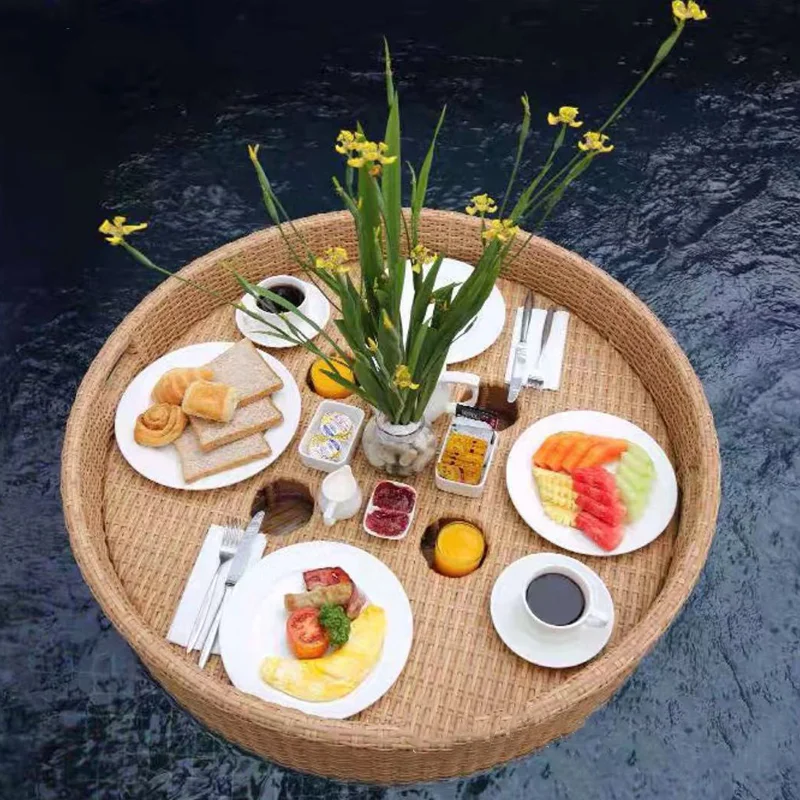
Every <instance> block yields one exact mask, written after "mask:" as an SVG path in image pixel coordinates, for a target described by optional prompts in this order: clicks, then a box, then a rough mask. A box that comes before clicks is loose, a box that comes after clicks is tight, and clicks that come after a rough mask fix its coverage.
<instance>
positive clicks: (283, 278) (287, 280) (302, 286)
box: [255, 275, 311, 325]
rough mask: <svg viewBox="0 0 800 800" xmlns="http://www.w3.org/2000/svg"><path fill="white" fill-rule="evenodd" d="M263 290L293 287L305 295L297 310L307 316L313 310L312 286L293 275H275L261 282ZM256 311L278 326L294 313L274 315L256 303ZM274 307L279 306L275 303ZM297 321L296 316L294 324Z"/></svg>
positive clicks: (285, 312)
mask: <svg viewBox="0 0 800 800" xmlns="http://www.w3.org/2000/svg"><path fill="white" fill-rule="evenodd" d="M258 285H259V286H260V287H261V288H262V289H270V290H271V289H272V287H273V286H292V287H294V288H295V289H297V290H298V291H300V292H302V293H303V302H302V303H300V305H299V306H298V307H297V310H298V311H299V312H300V313H301V314H303V315H305V316H306V317H307V316H308V312H309V310H310V309H311V300H310V299H309V289H310V286H309V285H308V283H306V282H305V281H303V280H300V278H295V277H294V276H293V275H273V276H271V277H269V278H267V279H266V280H263V281H261V283H259V284H258ZM255 305H256V310H257V311H258V312H259V314H261V315H262V316H263V317H264V319H265V320H267V322H271V323H272V324H273V325H277V324H279V323H280V322H282V320H283V318H284V317H285V316H286V315H287V314H288V315H291V314H293V313H294V312H291V311H282V312H281V313H280V314H273V313H272V312H270V311H264V309H263V308H260V307H259V306H258V304H257V303H256V304H255ZM273 305H275V306H277V305H278V304H277V303H273ZM295 320H297V317H296V316H295V318H294V320H292V321H293V322H294V321H295Z"/></svg>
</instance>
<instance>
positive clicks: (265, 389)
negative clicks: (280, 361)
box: [206, 339, 283, 408]
mask: <svg viewBox="0 0 800 800" xmlns="http://www.w3.org/2000/svg"><path fill="white" fill-rule="evenodd" d="M206 366H207V367H208V368H209V369H211V370H212V371H213V372H214V380H215V381H217V382H218V383H226V384H228V386H233V388H234V389H236V391H237V392H239V408H241V407H242V406H246V405H248V404H250V403H254V402H255V401H256V400H260V399H261V398H262V397H267V396H268V395H271V394H274V393H275V392H277V391H278V389H281V388H283V381H282V380H281V379H280V378H279V377H278V376H277V375H276V374H275V373H274V372H273V371H272V369H271V368H270V367H269V366H268V365H267V363H266V362H265V361H264V359H263V358H261V356H260V355H259V354H258V351H257V350H256V348H255V347H254V346H253V343H252V342H251V341H250V340H249V339H241V340H240V341H238V342H236V344H235V345H234V346H233V347H229V348H228V349H227V350H226V351H225V352H224V353H222V354H221V355H219V356H217V357H216V358H215V359H214V360H213V361H210V362H209V363H208V364H206Z"/></svg>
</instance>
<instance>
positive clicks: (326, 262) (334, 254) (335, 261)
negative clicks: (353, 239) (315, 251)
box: [314, 247, 350, 275]
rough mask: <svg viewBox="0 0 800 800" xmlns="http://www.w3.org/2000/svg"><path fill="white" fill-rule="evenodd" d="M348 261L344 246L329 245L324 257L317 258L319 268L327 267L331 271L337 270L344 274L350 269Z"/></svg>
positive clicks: (316, 264)
mask: <svg viewBox="0 0 800 800" xmlns="http://www.w3.org/2000/svg"><path fill="white" fill-rule="evenodd" d="M346 261H347V250H345V249H344V247H329V248H328V249H327V250H326V251H325V255H324V257H322V258H319V257H318V258H317V259H316V261H315V262H314V263H315V266H316V267H317V269H326V270H328V271H329V272H336V273H339V274H340V275H343V274H344V273H345V272H349V271H350V267H349V266H348V265H347V264H346V263H345V262H346Z"/></svg>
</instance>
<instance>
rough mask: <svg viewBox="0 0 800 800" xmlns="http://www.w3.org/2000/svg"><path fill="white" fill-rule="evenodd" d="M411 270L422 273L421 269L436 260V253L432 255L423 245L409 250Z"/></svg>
mask: <svg viewBox="0 0 800 800" xmlns="http://www.w3.org/2000/svg"><path fill="white" fill-rule="evenodd" d="M410 257H411V270H412V271H413V272H422V268H423V267H424V266H426V265H427V264H433V262H434V261H435V260H436V253H432V252H431V251H430V250H428V248H427V247H425V245H424V244H418V245H416V246H415V247H413V248H411V253H410Z"/></svg>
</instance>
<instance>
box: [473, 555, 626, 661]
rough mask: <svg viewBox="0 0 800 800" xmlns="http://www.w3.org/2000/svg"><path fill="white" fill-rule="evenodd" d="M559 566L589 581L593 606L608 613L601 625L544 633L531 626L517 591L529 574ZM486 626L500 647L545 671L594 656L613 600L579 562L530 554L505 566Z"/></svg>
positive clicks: (607, 632) (604, 637)
mask: <svg viewBox="0 0 800 800" xmlns="http://www.w3.org/2000/svg"><path fill="white" fill-rule="evenodd" d="M559 567H565V568H568V569H570V570H573V571H574V572H577V573H579V574H580V575H581V576H582V577H583V578H584V580H585V581H586V582H587V583H589V584H591V588H592V592H593V594H594V595H595V596H596V602H597V606H598V609H599V610H601V611H602V612H603V613H604V614H605V615H606V616H607V617H608V624H607V625H606V626H605V627H602V628H593V627H589V626H588V625H583V626H581V627H580V628H578V629H576V630H565V631H549V630H543V629H542V628H541V627H539V626H537V625H536V624H535V623H534V621H533V620H532V619H531V618H530V615H529V614H528V613H527V612H526V610H525V608H524V605H523V602H524V601H523V599H522V592H523V590H524V587H525V585H526V583H527V581H528V580H529V579H530V576H531V575H533V574H534V573H535V572H537V571H539V570H542V569H548V568H554V569H558V568H559ZM489 608H490V612H491V616H492V624H493V625H494V628H495V630H496V631H497V635H498V636H499V637H500V638H501V639H502V640H503V642H504V643H505V645H506V646H507V647H508V648H509V649H510V650H511V651H512V652H514V653H516V654H517V655H518V656H519V657H520V658H524V659H525V660H526V661H530V663H531V664H537V665H538V666H540V667H550V668H551V669H565V668H567V667H576V666H578V664H583V663H584V662H585V661H588V660H589V659H590V658H594V657H595V656H596V655H597V654H598V653H599V652H600V651H601V650H602V649H603V648H604V647H605V646H606V644H607V643H608V640H609V639H610V638H611V634H612V632H613V630H614V601H613V600H612V598H611V594H610V593H609V591H608V588H607V587H606V585H605V584H604V583H603V581H602V580H601V579H600V577H599V576H598V575H597V574H596V573H595V572H593V571H592V570H591V569H589V567H587V566H586V565H585V564H583V563H581V562H580V561H578V560H577V559H575V558H570V557H569V556H563V555H559V554H558V553H534V554H532V555H529V556H524V557H523V558H520V559H518V560H517V561H515V562H514V563H513V564H509V565H508V566H507V567H506V568H505V569H504V570H503V571H502V572H501V573H500V575H499V577H498V578H497V580H496V581H495V583H494V587H493V588H492V596H491V600H490V605H489Z"/></svg>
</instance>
